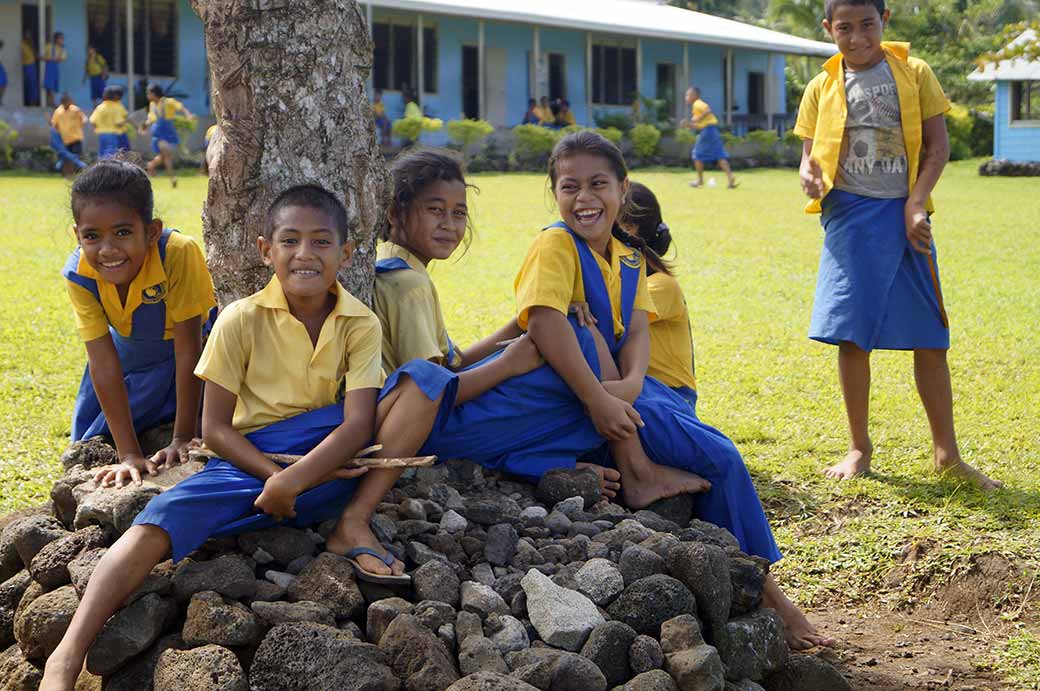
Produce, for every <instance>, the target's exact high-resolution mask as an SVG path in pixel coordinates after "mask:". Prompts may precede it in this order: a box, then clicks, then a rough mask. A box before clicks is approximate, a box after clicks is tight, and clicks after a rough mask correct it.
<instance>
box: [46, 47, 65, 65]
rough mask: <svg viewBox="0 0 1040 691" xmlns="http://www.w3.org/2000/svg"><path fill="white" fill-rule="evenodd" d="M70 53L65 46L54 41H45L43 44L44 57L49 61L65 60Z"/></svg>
mask: <svg viewBox="0 0 1040 691" xmlns="http://www.w3.org/2000/svg"><path fill="white" fill-rule="evenodd" d="M67 56H68V53H66V52H65V48H63V47H62V46H59V45H55V44H52V43H45V44H44V45H43V59H44V60H46V61H48V62H65V58H66V57H67Z"/></svg>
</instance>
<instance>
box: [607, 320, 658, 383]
mask: <svg viewBox="0 0 1040 691" xmlns="http://www.w3.org/2000/svg"><path fill="white" fill-rule="evenodd" d="M649 364H650V321H649V319H648V318H647V315H646V312H645V311H644V310H635V311H633V313H632V320H631V321H630V322H629V325H628V338H627V339H626V340H625V345H624V346H623V347H622V348H621V355H620V356H619V357H618V365H619V367H620V370H621V379H620V380H618V381H608V382H603V387H604V388H605V389H606V390H607V391H609V392H610V393H611V394H613V395H614V396H617V397H618V398H620V399H623V400H625V401H628V402H629V403H635V401H636V399H637V398H639V394H641V393H642V392H643V380H644V379H645V378H646V368H647V367H648V366H649Z"/></svg>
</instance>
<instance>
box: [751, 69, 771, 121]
mask: <svg viewBox="0 0 1040 691" xmlns="http://www.w3.org/2000/svg"><path fill="white" fill-rule="evenodd" d="M747 99H748V113H749V114H751V115H764V114H765V112H766V76H765V75H764V74H762V73H761V72H748V76H747Z"/></svg>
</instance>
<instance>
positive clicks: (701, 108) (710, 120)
mask: <svg viewBox="0 0 1040 691" xmlns="http://www.w3.org/2000/svg"><path fill="white" fill-rule="evenodd" d="M705 113H707V114H708V115H707V117H705V118H704V119H703V120H701V121H699V122H698V121H697V118H699V117H700V116H702V115H704V114H705ZM690 115H691V116H692V117H693V123H694V124H693V126H694V128H695V129H698V130H703V129H704V128H705V127H707V126H708V125H717V124H719V119H718V118H717V117H715V113H713V112H711V106H709V105H708V104H707V103H705V102H704V101H702V100H701V99H699V98H698V99H697V100H696V101H694V102H693V105H692V106H690Z"/></svg>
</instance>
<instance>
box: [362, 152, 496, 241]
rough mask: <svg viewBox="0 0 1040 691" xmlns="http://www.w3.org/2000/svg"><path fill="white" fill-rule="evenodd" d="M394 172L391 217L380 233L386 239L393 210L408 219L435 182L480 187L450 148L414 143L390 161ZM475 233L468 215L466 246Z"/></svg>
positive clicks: (388, 234) (397, 214) (395, 213)
mask: <svg viewBox="0 0 1040 691" xmlns="http://www.w3.org/2000/svg"><path fill="white" fill-rule="evenodd" d="M390 175H391V177H392V178H393V185H394V189H393V196H392V198H391V199H390V208H389V209H387V212H388V213H387V220H386V222H385V223H384V224H383V229H382V232H381V234H380V235H381V237H382V239H383V240H389V239H390V214H389V212H390V211H391V210H392V211H393V212H394V215H395V216H396V217H397V218H399V219H401V220H402V221H403V220H404V219H407V218H408V215H409V213H410V212H411V211H412V205H413V204H414V203H415V201H416V200H417V199H418V198H419V195H420V194H422V193H423V190H425V189H426V188H427V187H428V186H429V185H431V184H433V183H435V182H461V183H462V184H463V185H465V186H466V187H467V189H468V188H472V189H474V190H476V189H477V188H476V186H474V185H470V184H469V183H467V182H466V174H465V172H464V171H463V168H462V161H461V159H459V157H458V156H456V155H455V154H454V153H453V152H451V151H448V150H446V149H434V148H424V147H419V148H416V147H413V148H411V149H409V150H407V151H405V152H403V153H402V154H400V155H399V156H398V157H397V158H395V159H394V161H393V163H392V164H390ZM472 235H473V221H472V217H467V218H466V235H465V236H464V237H463V238H462V244H463V247H465V248H466V249H469V245H470V242H472V239H473V238H472Z"/></svg>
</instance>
